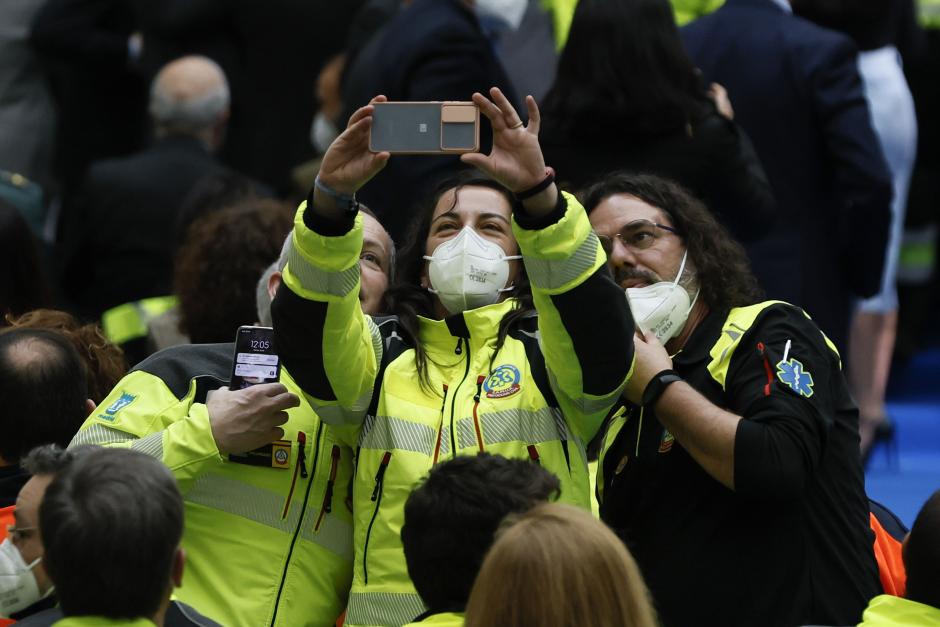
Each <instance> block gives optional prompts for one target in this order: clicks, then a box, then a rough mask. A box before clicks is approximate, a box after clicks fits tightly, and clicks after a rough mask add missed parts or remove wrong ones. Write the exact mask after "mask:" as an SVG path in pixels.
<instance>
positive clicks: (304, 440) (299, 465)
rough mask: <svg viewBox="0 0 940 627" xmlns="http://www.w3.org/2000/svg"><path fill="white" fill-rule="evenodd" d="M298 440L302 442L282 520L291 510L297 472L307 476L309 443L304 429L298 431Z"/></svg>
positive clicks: (304, 476)
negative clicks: (307, 447)
mask: <svg viewBox="0 0 940 627" xmlns="http://www.w3.org/2000/svg"><path fill="white" fill-rule="evenodd" d="M297 442H298V443H299V444H300V446H299V452H298V457H299V459H298V460H297V463H296V464H294V476H293V477H291V480H290V490H288V491H287V500H286V501H284V511H282V512H281V520H284V519H285V518H287V512H289V511H290V502H291V499H292V498H293V497H294V486H295V485H297V472H298V471H299V472H300V476H301V477H303V478H304V479H306V478H307V467H306V465H305V463H304V444H306V443H307V434H306V433H304V432H303V431H298V432H297Z"/></svg>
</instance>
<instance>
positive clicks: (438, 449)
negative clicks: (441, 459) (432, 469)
mask: <svg viewBox="0 0 940 627" xmlns="http://www.w3.org/2000/svg"><path fill="white" fill-rule="evenodd" d="M446 406H447V384H446V383H445V384H444V400H442V401H441V424H440V425H438V427H437V444H435V445H434V461H432V462H431V464H432V465H434V464H437V458H438V456H439V455H440V454H441V435H442V433H443V432H444V408H445V407H446Z"/></svg>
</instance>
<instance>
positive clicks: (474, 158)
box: [460, 152, 488, 171]
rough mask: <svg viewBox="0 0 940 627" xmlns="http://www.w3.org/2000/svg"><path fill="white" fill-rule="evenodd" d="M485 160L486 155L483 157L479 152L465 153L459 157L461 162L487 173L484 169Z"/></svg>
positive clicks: (485, 168)
mask: <svg viewBox="0 0 940 627" xmlns="http://www.w3.org/2000/svg"><path fill="white" fill-rule="evenodd" d="M487 159H488V157H487V156H486V155H483V154H482V153H479V152H465V153H464V154H462V155H460V160H461V161H462V162H464V163H466V164H467V165H472V166H473V167H475V168H479V169H481V170H484V171H488V170H487V167H486V166H487Z"/></svg>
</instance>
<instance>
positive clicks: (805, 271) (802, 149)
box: [682, 0, 892, 351]
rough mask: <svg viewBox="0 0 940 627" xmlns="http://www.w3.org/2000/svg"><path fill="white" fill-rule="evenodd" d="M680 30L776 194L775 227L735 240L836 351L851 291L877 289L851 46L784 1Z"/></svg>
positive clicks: (876, 156)
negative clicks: (727, 101)
mask: <svg viewBox="0 0 940 627" xmlns="http://www.w3.org/2000/svg"><path fill="white" fill-rule="evenodd" d="M682 35H683V38H684V40H685V43H686V47H687V49H688V52H689V55H690V56H691V57H692V60H693V61H694V62H695V63H696V64H697V65H698V66H699V67H700V68H701V69H702V72H703V73H704V75H705V79H706V81H708V82H711V81H715V82H718V83H721V84H722V85H724V86H725V88H726V89H727V90H728V94H729V96H730V98H731V102H732V104H733V105H734V110H735V121H736V122H738V123H739V124H740V125H741V127H742V128H743V129H744V130H745V131H746V132H747V134H748V135H749V136H750V137H751V139H752V140H753V142H754V146H755V148H756V149H757V153H758V156H759V157H760V159H761V162H762V163H763V164H764V169H765V170H766V172H767V176H768V178H769V179H770V183H771V186H772V187H773V189H774V193H775V195H776V197H777V201H778V202H777V204H778V211H779V212H780V213H779V219H778V220H777V225H778V226H777V229H776V230H775V232H774V233H772V234H770V235H769V236H768V237H766V238H764V239H763V240H761V241H759V242H757V243H755V244H751V245H749V246H748V247H747V250H748V255H749V256H750V258H751V262H752V264H753V266H754V272H755V274H756V275H757V277H758V279H759V280H760V282H761V284H762V285H763V287H764V288H765V289H766V291H767V295H768V296H769V297H770V298H776V299H781V300H786V301H789V302H792V303H798V304H800V305H801V306H803V307H804V308H805V309H806V311H807V313H809V314H810V315H811V316H812V317H813V319H814V320H815V321H816V322H817V324H818V325H819V326H820V327H821V328H822V330H823V331H824V332H825V333H826V334H827V335H828V336H829V337H830V338H831V339H832V340H833V341H834V342H835V344H836V346H837V347H838V348H839V350H840V351H844V350H845V348H846V345H845V339H846V336H847V333H848V324H849V315H850V308H851V302H852V300H853V298H855V297H860V296H871V295H873V294H875V293H876V292H877V291H878V288H879V283H880V280H881V274H882V266H883V264H884V254H885V253H884V251H885V245H886V238H887V233H888V223H889V220H890V207H889V205H890V202H891V193H892V192H891V178H890V176H889V174H888V170H887V166H886V164H885V161H884V157H883V155H882V153H881V148H880V146H879V144H878V140H877V138H876V137H875V135H874V132H873V130H872V127H871V121H870V118H869V112H868V106H867V105H866V103H865V99H864V96H863V94H862V84H861V80H860V78H859V74H858V70H857V67H856V56H857V53H856V49H855V46H854V44H852V42H851V41H850V40H849V39H848V38H847V37H845V36H843V35H840V34H838V33H835V32H832V31H828V30H825V29H823V28H820V27H818V26H815V25H814V24H811V23H810V22H808V21H805V20H802V19H800V18H797V17H794V16H793V15H792V14H791V11H790V7H789V4H788V3H787V0H728V1H727V3H726V4H725V5H724V6H723V7H722V8H721V9H719V10H718V11H716V12H715V13H713V14H711V15H708V16H705V17H702V18H700V19H698V20H696V21H695V22H693V23H692V24H690V25H688V26H686V27H685V28H683V29H682Z"/></svg>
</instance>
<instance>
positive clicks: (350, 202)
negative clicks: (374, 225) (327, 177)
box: [313, 176, 359, 213]
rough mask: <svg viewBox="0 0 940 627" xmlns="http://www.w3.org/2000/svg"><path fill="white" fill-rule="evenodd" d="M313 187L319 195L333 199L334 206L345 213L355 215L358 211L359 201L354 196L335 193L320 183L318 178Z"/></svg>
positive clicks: (335, 191)
mask: <svg viewBox="0 0 940 627" xmlns="http://www.w3.org/2000/svg"><path fill="white" fill-rule="evenodd" d="M313 186H314V187H315V188H316V189H318V190H320V192H321V193H323V194H326V195H327V196H329V197H330V198H333V199H334V200H335V201H336V204H337V205H339V206H340V207H342V208H343V209H344V210H345V211H346V212H347V213H356V212H357V211H359V201H357V200H356V195H355V194H344V193H343V192H340V191H337V190H335V189H333V188H332V187H330V186H329V185H327V184H326V183H324V182H323V181H321V180H320V177H319V176H317V178H316V179H315V180H314V181H313Z"/></svg>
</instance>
